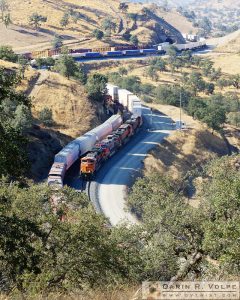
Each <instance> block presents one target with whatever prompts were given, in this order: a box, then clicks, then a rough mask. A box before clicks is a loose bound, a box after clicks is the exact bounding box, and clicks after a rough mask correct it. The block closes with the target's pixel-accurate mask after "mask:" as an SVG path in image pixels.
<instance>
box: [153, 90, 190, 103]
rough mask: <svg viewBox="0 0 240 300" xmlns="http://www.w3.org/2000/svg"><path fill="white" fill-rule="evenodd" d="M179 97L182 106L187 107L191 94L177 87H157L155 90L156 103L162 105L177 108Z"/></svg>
mask: <svg viewBox="0 0 240 300" xmlns="http://www.w3.org/2000/svg"><path fill="white" fill-rule="evenodd" d="M180 96H181V100H182V106H187V105H188V102H189V100H190V99H191V93H189V92H188V91H187V90H184V89H183V88H180V87H179V86H171V85H159V86H158V87H157V88H156V101H157V102H159V103H162V104H169V105H174V106H177V107H178V106H179V104H180Z"/></svg>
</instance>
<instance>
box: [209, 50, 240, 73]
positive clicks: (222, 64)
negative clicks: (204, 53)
mask: <svg viewBox="0 0 240 300" xmlns="http://www.w3.org/2000/svg"><path fill="white" fill-rule="evenodd" d="M209 58H210V59H211V60H212V61H213V62H214V67H216V68H221V69H222V71H223V72H225V73H228V74H239V73H240V54H234V53H232V54H230V53H229V54H217V55H216V54H212V55H209Z"/></svg>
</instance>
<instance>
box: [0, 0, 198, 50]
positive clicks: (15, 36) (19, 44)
mask: <svg viewBox="0 0 240 300" xmlns="http://www.w3.org/2000/svg"><path fill="white" fill-rule="evenodd" d="M9 6H10V13H11V17H12V21H13V24H12V25H10V26H9V29H6V28H5V27H3V26H0V40H1V44H10V45H12V46H13V47H14V48H15V49H16V50H23V51H24V50H25V49H30V50H31V49H33V50H34V49H44V48H48V47H50V46H51V41H52V40H53V37H54V35H55V34H59V35H61V36H62V37H63V39H64V43H66V44H68V45H70V46H71V47H79V46H81V47H89V46H90V45H91V47H98V46H104V45H109V44H110V45H116V44H131V42H130V41H129V38H130V37H131V35H137V36H138V39H139V42H140V43H159V42H162V41H165V40H166V39H171V40H173V41H174V42H175V41H176V42H183V41H184V40H183V38H182V36H181V33H180V32H189V31H192V30H194V28H193V27H192V24H191V23H190V22H189V21H188V20H187V19H186V18H185V17H183V16H181V15H180V14H178V13H177V12H176V11H171V12H170V11H169V12H167V11H165V10H163V8H162V7H157V6H156V5H152V4H144V5H143V4H140V3H128V4H127V6H126V8H125V9H121V7H120V1H119V0H106V1H104V2H103V1H100V0H94V1H92V0H84V1H81V2H79V1H77V0H67V1H59V0H51V1H43V0H30V1H29V0H12V1H9ZM34 13H38V14H39V15H42V16H44V17H46V18H47V21H46V22H41V24H40V27H39V28H38V30H34V28H33V26H30V25H29V17H30V16H31V15H33V14H34ZM63 19H64V21H65V24H63V23H64V22H63ZM109 20H110V21H112V23H113V24H115V25H113V26H112V30H111V32H109V30H106V28H105V27H106V26H104V23H105V25H106V22H109ZM96 29H100V30H102V31H104V33H105V37H104V38H103V40H101V41H99V40H96V38H95V37H94V36H93V32H94V30H96Z"/></svg>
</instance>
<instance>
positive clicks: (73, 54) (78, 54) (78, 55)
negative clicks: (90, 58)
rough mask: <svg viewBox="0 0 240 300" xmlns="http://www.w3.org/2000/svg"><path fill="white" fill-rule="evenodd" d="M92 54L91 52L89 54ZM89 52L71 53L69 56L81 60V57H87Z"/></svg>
mask: <svg viewBox="0 0 240 300" xmlns="http://www.w3.org/2000/svg"><path fill="white" fill-rule="evenodd" d="M88 53H90V52H88ZM86 54H87V52H85V53H70V54H69V55H70V56H72V57H74V58H80V57H86Z"/></svg>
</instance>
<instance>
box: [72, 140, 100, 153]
mask: <svg viewBox="0 0 240 300" xmlns="http://www.w3.org/2000/svg"><path fill="white" fill-rule="evenodd" d="M75 142H76V143H78V144H79V146H80V153H79V156H82V155H84V154H85V153H87V152H88V151H90V150H91V149H92V147H93V146H94V144H95V143H96V138H95V137H94V136H81V137H79V138H77V139H76V140H75Z"/></svg>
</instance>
